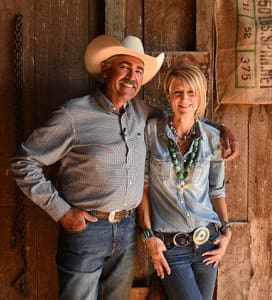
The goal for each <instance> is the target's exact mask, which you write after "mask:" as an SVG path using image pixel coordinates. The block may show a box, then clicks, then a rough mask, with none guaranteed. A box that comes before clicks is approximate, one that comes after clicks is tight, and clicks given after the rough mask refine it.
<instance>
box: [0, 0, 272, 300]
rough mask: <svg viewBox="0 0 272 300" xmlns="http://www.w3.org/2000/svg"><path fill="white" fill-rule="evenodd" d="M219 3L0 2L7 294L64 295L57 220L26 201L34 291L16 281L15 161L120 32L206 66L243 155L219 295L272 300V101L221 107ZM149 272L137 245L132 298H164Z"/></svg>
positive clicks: (150, 93)
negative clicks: (19, 97) (18, 37)
mask: <svg viewBox="0 0 272 300" xmlns="http://www.w3.org/2000/svg"><path fill="white" fill-rule="evenodd" d="M213 4H214V0H197V1H192V0H155V1H154V0H144V1H138V0H127V1H126V0H119V1H117V0H116V1H114V0H112V1H109V0H108V1H105V2H104V1H101V0H93V1H92V0H89V1H88V0H73V1H70V0H69V1H68V0H66V1H65V0H48V1H43V0H17V1H16V0H2V1H0V59H1V63H0V120H1V128H0V138H1V147H0V166H1V168H0V176H1V178H0V181H1V185H0V206H1V207H0V224H1V226H0V251H1V256H0V291H1V296H0V299H5V300H8V299H12V300H20V299H26V298H27V299H33V300H34V299H38V300H43V299H45V300H51V299H57V276H56V267H55V253H56V239H57V224H55V223H54V222H53V221H52V220H51V219H50V218H49V217H48V216H47V215H46V214H45V213H44V212H43V211H42V210H40V209H39V208H37V207H36V206H35V205H34V204H32V203H31V202H30V201H29V200H27V199H24V205H25V235H24V236H23V239H21V240H23V241H24V242H25V251H26V258H27V273H26V274H27V279H28V294H27V295H26V297H24V296H23V294H22V293H20V292H19V291H18V290H17V289H15V288H14V287H13V286H12V284H11V283H12V282H13V281H14V279H15V278H16V277H17V276H18V274H20V271H21V270H22V267H23V264H22V263H23V261H22V257H21V256H22V255H21V252H22V251H21V248H22V247H20V244H19V246H17V247H12V246H11V241H12V238H13V236H14V234H13V226H14V221H15V218H14V211H15V203H16V201H15V199H16V189H15V184H14V181H13V179H12V178H11V176H10V173H9V162H8V161H9V158H10V157H11V155H12V154H13V153H14V151H15V148H16V142H18V136H19V137H21V139H25V138H26V137H27V136H28V135H29V134H30V132H31V131H32V130H33V129H34V128H36V127H37V126H39V124H40V123H41V122H42V121H43V120H45V119H46V118H47V116H48V114H49V113H50V111H51V110H52V109H53V108H54V107H55V106H56V105H58V104H60V103H62V102H63V101H64V100H66V99H68V98H71V97H74V96H80V95H84V94H87V93H88V91H89V89H90V88H92V86H93V82H92V80H90V78H89V77H88V75H87V73H86V72H85V69H84V65H83V53H84V50H85V47H86V45H87V43H88V41H90V40H91V39H92V38H93V37H95V36H97V35H99V34H101V33H104V32H106V33H110V34H113V35H115V36H117V37H119V38H122V37H123V36H124V35H126V34H133V35H137V36H139V37H140V38H142V39H143V41H144V45H145V49H146V50H147V51H149V52H160V51H165V52H166V54H167V60H166V63H165V66H166V65H167V64H169V63H170V62H176V61H177V60H180V59H181V60H182V59H183V58H182V57H185V58H186V57H189V58H190V59H193V60H194V61H195V62H196V63H199V64H200V65H202V66H204V67H205V68H206V72H207V76H208V78H209V104H208V110H207V116H208V117H209V118H213V119H215V120H220V121H222V122H224V123H225V124H227V125H228V127H229V128H231V129H232V131H233V132H234V133H235V136H236V137H237V138H238V139H239V141H240V153H241V154H240V157H239V158H238V159H236V160H235V161H232V162H228V163H227V166H226V168H227V175H226V180H227V183H228V184H227V192H228V203H229V212H230V219H231V221H232V224H233V239H232V242H231V245H230V247H229V249H228V253H227V255H226V256H225V257H224V259H223V260H222V263H221V265H220V268H219V276H218V282H217V289H216V294H215V299H217V300H223V299H224V300H226V299H231V300H240V299H241V300H242V299H243V300H244V299H249V300H256V299H264V300H265V299H272V284H271V283H272V282H271V281H272V280H271V278H272V272H271V252H272V249H271V248H272V242H271V240H272V239H271V237H272V234H271V229H272V217H271V213H270V212H271V208H272V204H271V203H272V202H271V198H270V197H271V187H272V185H271V179H270V178H271V177H272V176H271V175H272V174H271V173H272V170H271V168H270V164H271V159H272V157H271V156H272V147H271V146H272V145H271V141H272V139H271V132H272V130H271V129H272V118H271V115H272V108H271V105H255V106H242V105H221V106H220V107H218V106H217V103H216V95H215V93H214V86H215V83H214V59H215V55H216V53H215V48H214V45H215V29H214V25H213V10H214V6H213ZM17 14H22V15H23V38H24V41H23V48H24V52H23V62H24V69H23V71H24V72H23V79H24V89H23V101H22V102H21V103H17V104H16V99H15V89H14V86H15V80H14V53H13V26H14V18H15V16H16V15H17ZM199 51H201V52H199ZM185 52H188V53H187V54H186V53H185ZM196 52H198V53H196ZM226 63H227V58H226ZM165 66H164V67H165ZM162 73H163V71H162ZM161 80H162V75H159V76H157V77H156V79H155V80H154V82H153V83H151V84H149V85H147V86H146V87H145V89H144V91H143V92H142V95H143V96H144V97H145V99H146V100H147V101H148V102H150V103H151V104H153V105H163V101H164V99H163V97H162V94H161V92H160V90H158V87H159V85H160V83H161ZM154 95H155V96H154ZM18 110H19V118H18ZM16 112H17V115H16ZM16 140H17V141H16ZM54 170H55V169H54V168H51V169H49V170H48V171H47V173H48V176H52V177H53V176H54V173H55V171H54ZM151 273H152V269H151V265H150V262H149V259H148V255H147V253H146V251H145V249H144V247H143V245H142V244H139V254H138V269H137V270H136V273H135V284H134V287H133V289H132V292H131V299H132V300H133V299H135V300H136V299H137V300H138V299H139V300H141V299H146V297H147V295H148V293H149V292H150V291H151V293H149V299H153V300H154V299H163V296H162V295H161V296H160V293H159V289H156V288H154V284H152V280H150V274H151ZM150 282H151V285H150ZM149 286H150V288H149Z"/></svg>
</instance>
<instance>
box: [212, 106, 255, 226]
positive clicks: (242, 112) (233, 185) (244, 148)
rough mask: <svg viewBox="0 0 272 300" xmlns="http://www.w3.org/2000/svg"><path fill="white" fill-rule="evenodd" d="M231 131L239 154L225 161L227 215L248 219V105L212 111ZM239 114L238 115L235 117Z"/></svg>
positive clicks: (242, 219) (223, 107) (237, 218)
mask: <svg viewBox="0 0 272 300" xmlns="http://www.w3.org/2000/svg"><path fill="white" fill-rule="evenodd" d="M214 116H215V120H217V121H220V122H222V123H224V124H226V126H228V128H229V129H230V130H231V131H232V132H233V134H234V135H235V137H236V138H237V140H238V141H239V144H240V156H239V157H238V158H237V159H235V160H233V161H230V162H226V176H225V178H226V192H227V204H228V211H229V217H230V219H231V220H233V221H247V220H248V151H249V149H248V138H249V137H248V106H241V105H236V106H234V105H221V106H220V107H217V110H216V111H215V112H214ZM237 116H239V117H237Z"/></svg>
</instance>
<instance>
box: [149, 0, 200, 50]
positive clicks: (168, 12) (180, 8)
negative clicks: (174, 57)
mask: <svg viewBox="0 0 272 300" xmlns="http://www.w3.org/2000/svg"><path fill="white" fill-rule="evenodd" d="M154 6H155V7H156V9H154ZM144 41H145V49H146V51H192V50H194V49H195V1H187V0H179V1H177V0H157V1H156V2H155V3H154V1H153V0H145V1H144Z"/></svg>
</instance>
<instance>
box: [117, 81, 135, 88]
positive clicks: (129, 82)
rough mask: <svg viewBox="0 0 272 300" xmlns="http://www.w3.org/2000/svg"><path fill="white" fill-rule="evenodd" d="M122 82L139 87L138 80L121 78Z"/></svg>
mask: <svg viewBox="0 0 272 300" xmlns="http://www.w3.org/2000/svg"><path fill="white" fill-rule="evenodd" d="M120 83H124V84H127V85H131V86H132V87H133V88H135V89H136V88H137V87H138V84H137V82H136V80H129V79H122V80H120Z"/></svg>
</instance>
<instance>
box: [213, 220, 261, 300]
mask: <svg viewBox="0 0 272 300" xmlns="http://www.w3.org/2000/svg"><path fill="white" fill-rule="evenodd" d="M232 232H233V234H232V239H231V243H230V245H229V248H228V249H227V253H226V255H225V256H224V257H223V259H222V260H221V262H220V265H219V271H218V282H217V299H218V300H247V299H249V298H248V295H249V285H250V277H251V268H250V247H249V245H250V239H251V238H250V224H249V223H238V222H237V223H232ZM255 299H258V298H255ZM259 299H267V298H259Z"/></svg>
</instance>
